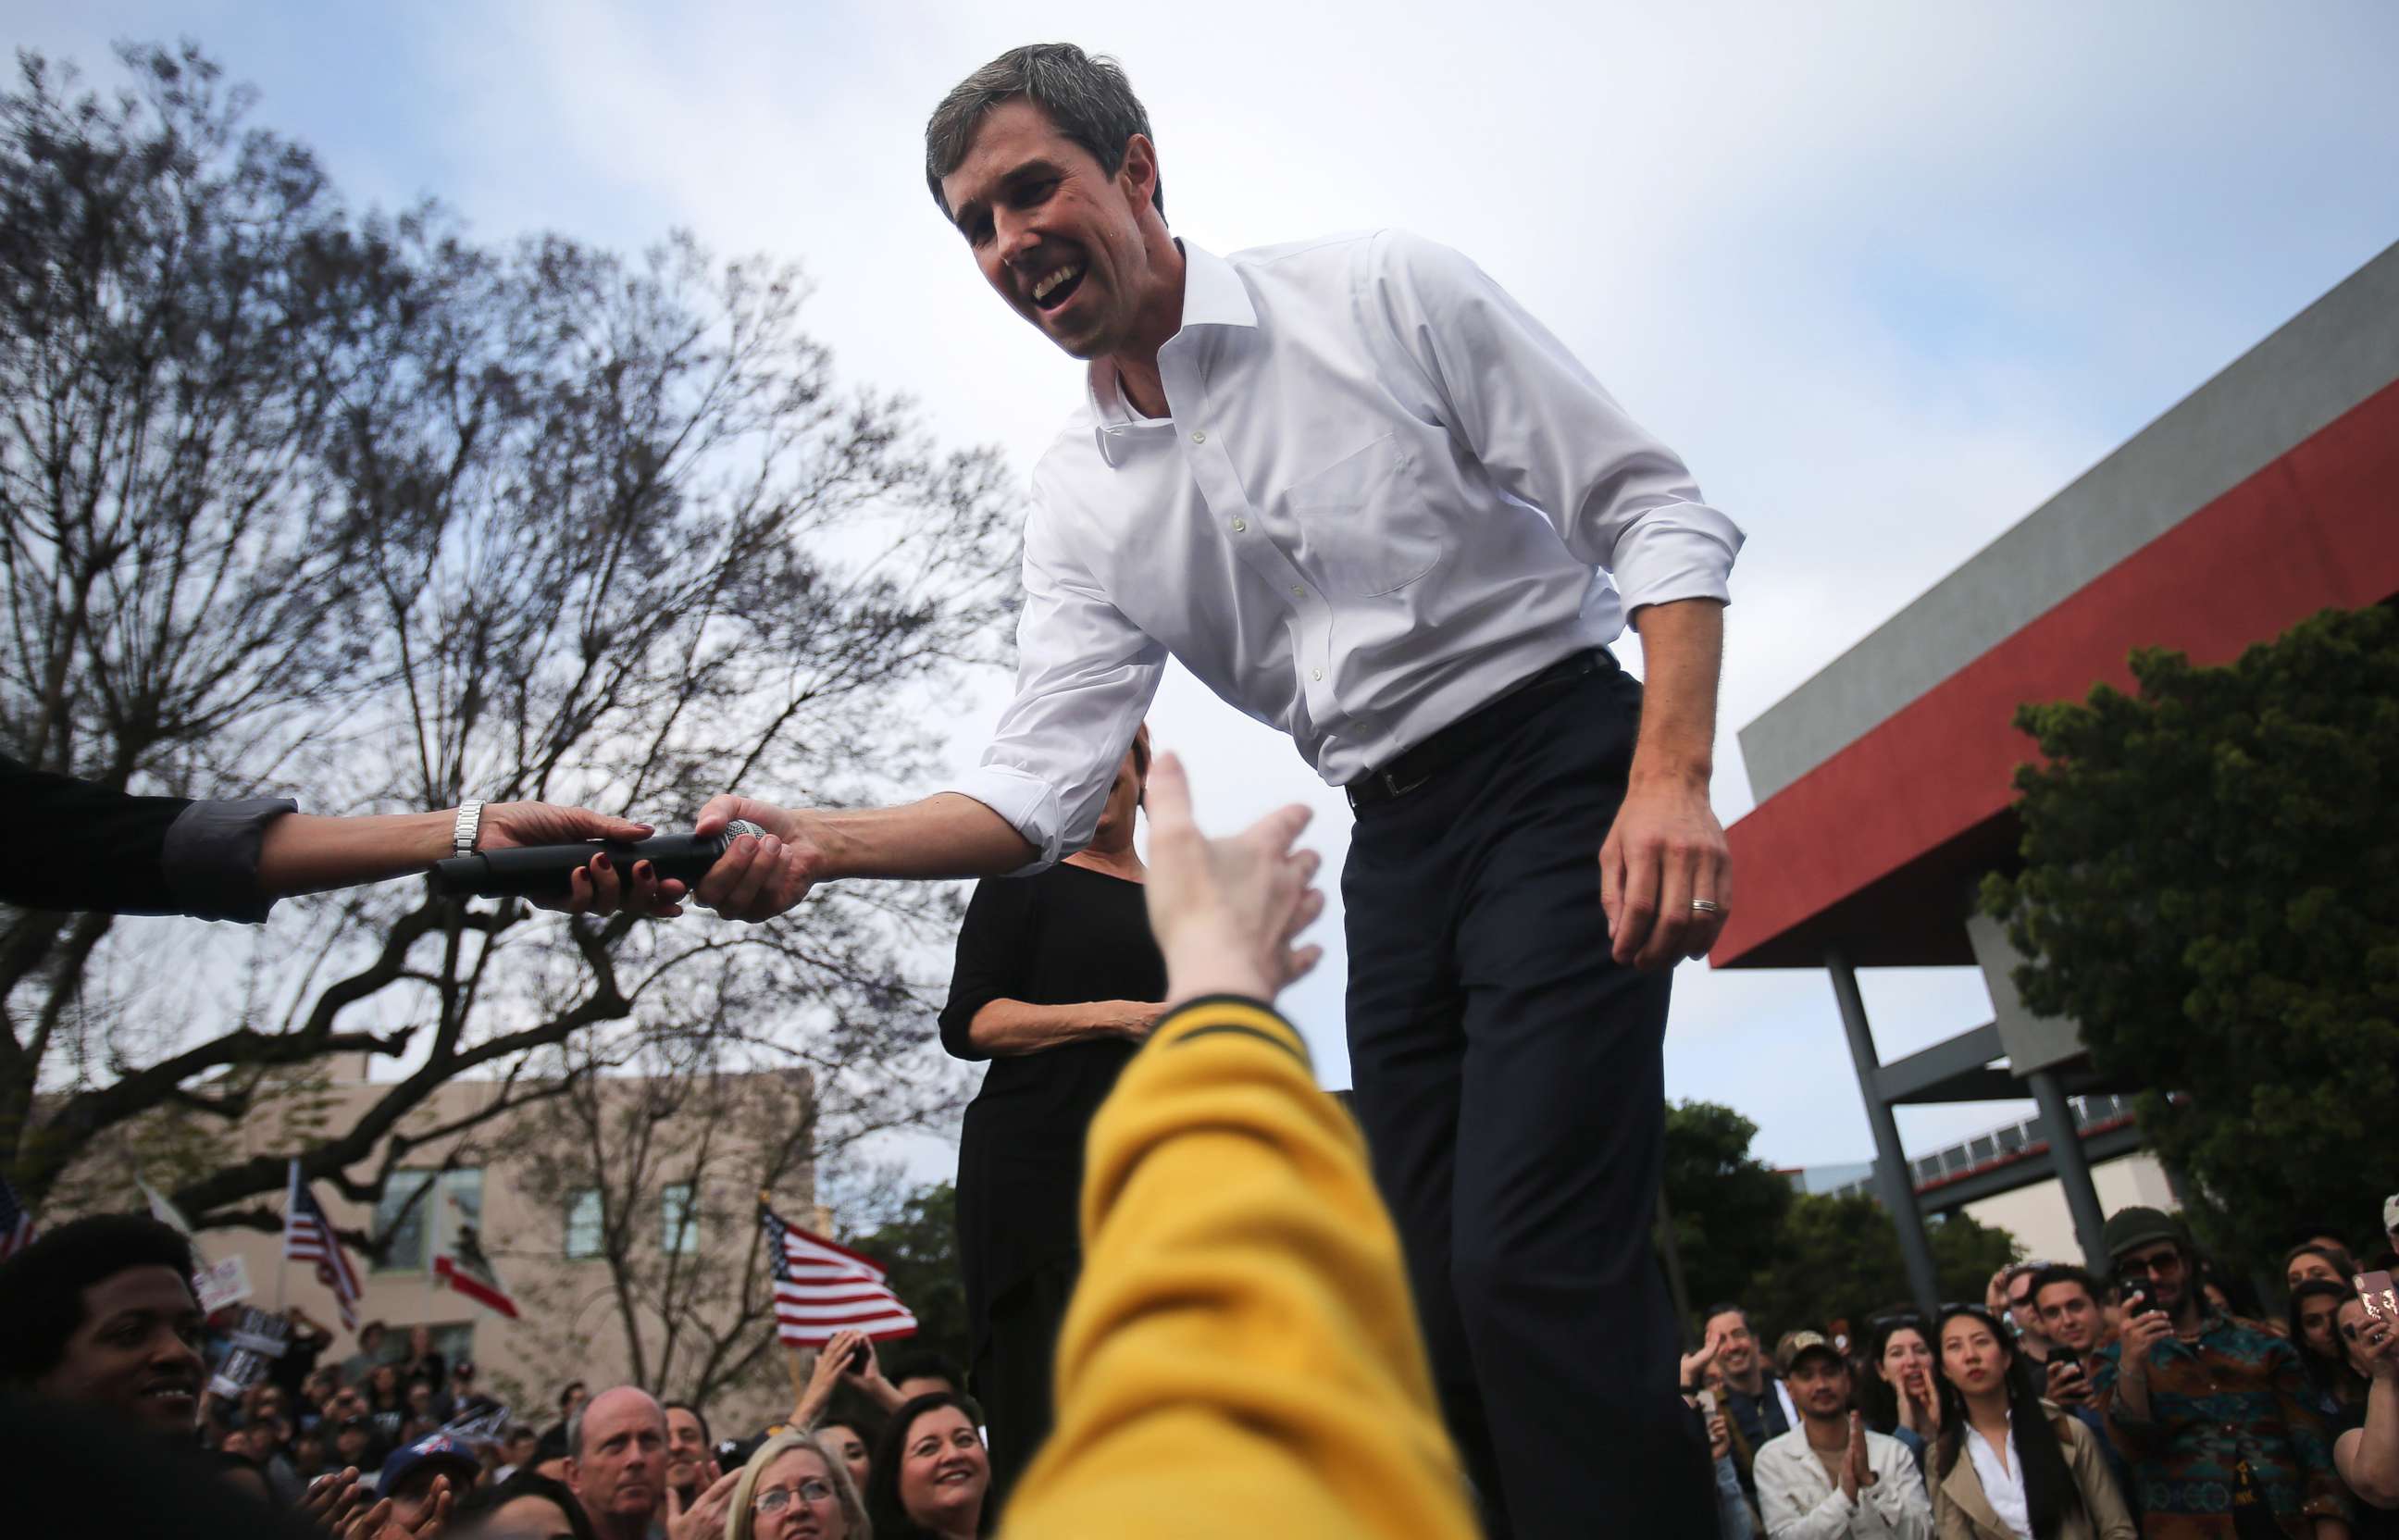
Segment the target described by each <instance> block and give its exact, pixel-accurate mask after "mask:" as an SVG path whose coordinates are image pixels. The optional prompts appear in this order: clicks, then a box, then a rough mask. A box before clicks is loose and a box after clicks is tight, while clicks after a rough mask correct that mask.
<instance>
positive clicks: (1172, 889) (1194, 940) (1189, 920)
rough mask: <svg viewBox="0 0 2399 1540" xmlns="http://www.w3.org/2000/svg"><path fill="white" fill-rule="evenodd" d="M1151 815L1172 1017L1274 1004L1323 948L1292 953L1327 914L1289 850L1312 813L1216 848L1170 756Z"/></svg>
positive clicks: (1154, 773)
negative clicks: (1218, 1004) (1226, 1005)
mask: <svg viewBox="0 0 2399 1540" xmlns="http://www.w3.org/2000/svg"><path fill="white" fill-rule="evenodd" d="M711 805H714V804H711ZM1147 805H1148V808H1149V881H1148V883H1147V885H1146V888H1147V893H1148V897H1149V927H1150V929H1151V930H1152V931H1154V932H1156V933H1157V936H1158V946H1159V951H1160V952H1164V953H1165V954H1166V999H1167V1005H1168V1006H1169V1008H1172V1006H1176V1005H1179V1004H1181V1003H1182V1002H1184V1001H1186V1000H1194V999H1198V998H1199V997H1200V996H1201V995H1206V994H1243V995H1248V996H1250V997H1251V998H1253V999H1257V1000H1267V1001H1271V1000H1273V999H1274V997H1275V996H1276V995H1277V994H1278V993H1281V991H1282V990H1283V988H1284V986H1286V985H1288V984H1290V983H1292V982H1293V981H1294V979H1299V978H1300V977H1301V976H1303V975H1304V974H1306V973H1307V972H1308V969H1310V968H1312V967H1314V966H1316V964H1317V961H1318V960H1319V959H1320V958H1321V957H1322V956H1323V955H1324V949H1323V948H1321V947H1318V946H1304V947H1297V946H1294V945H1293V944H1292V943H1293V941H1294V939H1295V938H1296V937H1297V936H1298V935H1299V933H1300V932H1301V931H1303V930H1306V929H1307V928H1308V926H1309V925H1312V924H1314V923H1315V921H1316V917H1317V916H1318V915H1320V914H1321V913H1323V912H1324V895H1323V894H1322V893H1320V892H1318V891H1317V890H1316V889H1315V888H1314V887H1313V886H1311V884H1312V883H1313V882H1314V880H1315V877H1316V871H1317V867H1318V866H1319V865H1320V864H1321V862H1320V859H1319V858H1318V856H1317V854H1316V852H1314V851H1313V850H1297V851H1295V850H1294V849H1292V842H1293V841H1294V840H1296V839H1298V838H1299V832H1300V831H1301V830H1303V829H1305V828H1307V827H1308V817H1309V813H1308V809H1307V808H1305V807H1302V806H1300V805H1298V804H1293V805H1292V806H1289V807H1284V808H1281V809H1278V810H1277V811H1275V812H1272V813H1269V814H1267V816H1266V817H1263V818H1260V819H1259V820H1258V821H1257V822H1255V823H1254V824H1252V825H1250V827H1249V828H1247V829H1245V830H1243V831H1241V832H1240V833H1239V834H1235V835H1233V836H1232V837H1231V838H1229V839H1222V840H1212V839H1210V838H1208V836H1206V835H1205V834H1202V833H1201V832H1200V826H1199V825H1198V824H1197V823H1195V822H1193V821H1192V817H1191V784H1190V782H1189V781H1188V780H1187V779H1186V777H1185V776H1184V773H1183V762H1182V761H1181V760H1179V759H1177V758H1175V757H1174V756H1173V755H1172V754H1164V755H1160V756H1159V761H1158V763H1157V765H1156V767H1155V768H1153V769H1152V770H1151V771H1150V776H1149V790H1148V800H1147Z"/></svg>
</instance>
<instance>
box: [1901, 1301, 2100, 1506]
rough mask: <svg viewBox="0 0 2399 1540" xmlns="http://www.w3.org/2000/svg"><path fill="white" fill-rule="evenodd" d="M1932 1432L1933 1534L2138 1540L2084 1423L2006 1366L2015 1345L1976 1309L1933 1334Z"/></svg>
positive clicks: (1956, 1315) (1957, 1309)
mask: <svg viewBox="0 0 2399 1540" xmlns="http://www.w3.org/2000/svg"><path fill="white" fill-rule="evenodd" d="M1933 1337H1934V1341H1935V1344H1936V1345H1937V1351H1938V1352H1939V1354H1940V1356H1941V1395H1942V1398H1943V1399H1942V1409H1941V1431H1940V1434H1939V1436H1938V1437H1937V1438H1936V1439H1935V1440H1934V1441H1933V1445H1932V1451H1931V1467H1932V1468H1931V1471H1930V1472H1929V1473H1928V1477H1927V1479H1928V1482H1929V1484H1930V1485H1931V1488H1932V1522H1933V1527H1934V1530H1935V1532H1936V1533H1938V1535H1939V1536H1940V1540H2137V1536H2138V1534H2139V1531H2137V1530H2136V1529H2135V1528H2134V1525H2133V1519H2132V1515H2131V1514H2130V1513H2129V1512H2127V1511H2126V1510H2125V1507H2124V1499H2123V1498H2122V1496H2121V1494H2119V1493H2118V1492H2117V1491H2116V1484H2115V1479H2114V1478H2112V1477H2110V1476H2109V1475H2108V1467H2107V1466H2105V1465H2103V1464H2102V1463H2101V1461H2100V1455H2099V1446H2098V1444H2097V1443H2096V1441H2095V1440H2094V1436H2093V1435H2092V1432H2091V1430H2090V1429H2089V1428H2087V1427H2085V1426H2083V1425H2082V1424H2081V1423H2080V1422H2078V1421H2076V1420H2075V1419H2074V1418H2072V1417H2070V1416H2067V1414H2066V1413H2065V1412H2061V1411H2059V1410H2058V1409H2057V1408H2056V1407H2054V1406H2052V1405H2051V1404H2050V1403H2048V1402H2047V1401H2044V1400H2041V1399H2040V1398H2038V1397H2037V1396H2035V1395H2033V1394H2032V1392H2031V1390H2030V1389H2029V1388H2028V1387H2027V1386H2026V1384H2025V1383H2024V1381H2023V1379H2022V1377H2021V1376H2019V1375H2017V1374H2014V1373H2013V1372H2011V1371H2012V1370H2013V1367H2014V1363H2015V1345H2014V1344H2013V1343H2012V1342H2010V1341H2009V1339H2008V1334H2007V1332H2005V1331H2002V1330H2000V1328H1999V1322H1998V1321H1997V1320H1995V1319H1994V1318H1993V1317H1992V1316H1991V1313H1990V1312H1989V1311H1987V1310H1986V1309H1984V1308H1983V1307H1982V1306H1980V1305H1974V1304H1953V1305H1951V1306H1950V1307H1949V1308H1947V1309H1946V1310H1944V1311H1943V1312H1942V1313H1941V1318H1940V1320H1939V1322H1938V1323H1937V1324H1936V1326H1935V1328H1934V1331H1933Z"/></svg>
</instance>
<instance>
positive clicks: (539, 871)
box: [427, 818, 766, 898]
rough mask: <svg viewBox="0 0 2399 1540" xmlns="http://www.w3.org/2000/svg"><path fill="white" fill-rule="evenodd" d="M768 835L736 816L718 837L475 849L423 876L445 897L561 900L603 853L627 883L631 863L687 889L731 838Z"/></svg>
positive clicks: (682, 836)
mask: <svg viewBox="0 0 2399 1540" xmlns="http://www.w3.org/2000/svg"><path fill="white" fill-rule="evenodd" d="M764 833H766V831H765V830H764V829H761V828H760V827H758V825H756V824H754V823H752V822H750V821H749V820H748V819H746V818H736V819H734V820H733V822H731V823H730V824H727V825H726V826H725V832H724V833H722V834H708V835H700V834H653V835H651V836H650V837H649V838H648V839H646V840H579V841H577V842H576V843H575V844H527V845H518V846H515V847H513V848H510V849H506V850H478V851H476V852H475V853H474V854H473V855H471V856H453V857H451V858H449V859H448V860H442V861H436V862H434V863H433V869H432V870H431V871H428V872H427V876H428V877H429V878H430V879H431V880H432V883H433V891H434V892H436V893H438V894H440V895H441V896H442V897H443V898H565V897H567V896H568V895H569V894H570V893H572V892H573V891H574V888H573V886H572V885H571V884H570V883H569V881H568V879H569V877H570V876H572V874H573V873H574V872H575V871H576V869H577V868H578V867H585V866H589V865H590V864H591V858H592V857H594V856H602V855H604V856H606V857H607V858H608V859H609V860H610V861H611V862H613V863H615V865H616V868H617V871H618V872H620V873H622V874H623V876H624V879H625V880H626V881H627V882H630V881H631V880H632V875H633V863H634V862H636V861H647V862H649V863H650V865H651V867H652V868H654V869H655V870H656V871H657V874H658V880H659V881H661V882H664V881H665V880H666V879H667V878H669V877H673V878H676V879H678V880H680V881H681V882H682V883H683V884H684V885H685V886H690V885H694V884H697V883H698V881H699V880H700V878H702V877H704V876H706V875H707V874H708V869H709V868H710V867H712V866H714V865H715V864H716V858H718V857H719V856H722V855H724V854H725V851H726V850H727V849H728V848H729V847H730V846H731V845H732V844H733V842H734V840H735V839H736V838H737V837H739V835H743V834H764Z"/></svg>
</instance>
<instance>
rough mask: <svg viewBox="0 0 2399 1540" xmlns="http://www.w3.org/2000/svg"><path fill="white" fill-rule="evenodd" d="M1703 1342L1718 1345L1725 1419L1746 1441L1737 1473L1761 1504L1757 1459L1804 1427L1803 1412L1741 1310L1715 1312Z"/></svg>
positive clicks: (1740, 1445)
mask: <svg viewBox="0 0 2399 1540" xmlns="http://www.w3.org/2000/svg"><path fill="white" fill-rule="evenodd" d="M1701 1337H1702V1338H1703V1339H1704V1340H1706V1341H1708V1342H1713V1343H1715V1344H1719V1345H1718V1346H1717V1348H1716V1356H1715V1368H1716V1371H1718V1372H1719V1373H1721V1374H1722V1375H1723V1376H1724V1407H1725V1415H1726V1416H1727V1417H1728V1418H1729V1419H1730V1420H1731V1422H1732V1425H1733V1427H1734V1429H1735V1430H1736V1431H1737V1432H1739V1433H1740V1435H1741V1438H1740V1439H1739V1440H1738V1442H1737V1443H1736V1445H1735V1450H1736V1457H1735V1459H1734V1461H1733V1468H1734V1469H1735V1471H1736V1472H1737V1473H1738V1474H1739V1475H1740V1477H1741V1487H1742V1491H1743V1492H1745V1493H1748V1494H1749V1497H1750V1500H1751V1501H1752V1502H1755V1501H1756V1500H1757V1477H1756V1474H1755V1471H1756V1456H1757V1452H1758V1451H1759V1450H1761V1449H1764V1448H1765V1447H1766V1446H1767V1445H1768V1444H1769V1443H1770V1442H1772V1441H1773V1440H1774V1439H1780V1438H1781V1437H1782V1435H1784V1434H1786V1433H1788V1432H1790V1431H1791V1430H1792V1429H1793V1428H1795V1427H1797V1426H1798V1425H1799V1409H1798V1408H1797V1406H1796V1405H1795V1404H1794V1403H1793V1401H1792V1399H1791V1391H1790V1388H1789V1387H1788V1386H1786V1385H1784V1384H1783V1383H1782V1380H1781V1379H1779V1378H1777V1377H1776V1376H1775V1375H1774V1374H1772V1373H1770V1372H1769V1371H1768V1370H1767V1367H1766V1352H1765V1350H1764V1349H1763V1348H1761V1347H1759V1346H1758V1345H1757V1333H1756V1332H1755V1331H1751V1330H1750V1325H1749V1313H1748V1312H1747V1311H1745V1310H1743V1309H1742V1307H1741V1306H1740V1305H1738V1304H1719V1305H1717V1306H1715V1308H1714V1309H1712V1310H1710V1311H1709V1312H1708V1314H1707V1318H1706V1319H1705V1320H1704V1321H1702V1322H1701Z"/></svg>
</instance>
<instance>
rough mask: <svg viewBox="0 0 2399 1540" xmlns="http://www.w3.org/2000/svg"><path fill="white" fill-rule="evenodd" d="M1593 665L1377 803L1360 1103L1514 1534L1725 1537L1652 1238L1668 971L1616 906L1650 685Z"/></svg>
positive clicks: (1451, 1406)
mask: <svg viewBox="0 0 2399 1540" xmlns="http://www.w3.org/2000/svg"><path fill="white" fill-rule="evenodd" d="M1593 663H1594V667H1593V668H1592V669H1589V670H1588V671H1585V672H1583V673H1582V674H1580V675H1579V677H1572V678H1566V679H1552V678H1551V677H1550V676H1548V675H1544V676H1542V677H1541V678H1540V680H1539V681H1538V682H1535V683H1533V684H1530V685H1528V686H1525V688H1522V689H1520V690H1518V691H1516V692H1514V693H1512V694H1510V695H1507V696H1502V697H1501V698H1500V699H1498V701H1497V702H1495V703H1493V704H1492V705H1489V706H1486V707H1485V708H1484V709H1482V710H1481V711H1478V712H1476V713H1474V714H1473V715H1472V716H1471V717H1470V718H1468V719H1467V720H1466V722H1465V723H1460V724H1458V726H1457V727H1454V728H1452V729H1450V731H1449V733H1448V734H1446V735H1444V736H1443V743H1444V744H1448V745H1454V744H1456V743H1457V742H1458V741H1460V740H1461V730H1462V741H1464V742H1465V743H1466V744H1468V745H1469V747H1468V749H1467V750H1466V752H1465V753H1464V755H1463V757H1460V758H1456V759H1454V760H1452V761H1451V762H1450V763H1446V764H1444V765H1443V766H1442V767H1441V768H1439V769H1437V770H1434V771H1432V772H1431V773H1430V774H1429V775H1428V776H1427V777H1426V778H1425V779H1424V780H1423V782H1422V784H1421V785H1417V786H1415V787H1414V788H1413V789H1411V790H1408V791H1407V792H1406V793H1405V794H1403V795H1401V796H1399V797H1396V798H1394V799H1392V800H1389V801H1387V802H1381V803H1376V804H1368V805H1363V806H1361V808H1360V810H1359V813H1358V819H1357V825H1356V829H1355V831H1354V832H1353V834H1352V836H1351V840H1350V846H1349V861H1348V864H1347V866H1346V868H1345V869H1344V871H1343V872H1342V878H1341V893H1342V901H1343V903H1344V905H1345V906H1346V907H1347V910H1348V922H1347V923H1348V930H1349V1057H1350V1065H1351V1070H1352V1074H1353V1075H1354V1078H1355V1082H1356V1089H1355V1100H1356V1105H1357V1109H1358V1114H1359V1120H1360V1122H1361V1123H1362V1125H1363V1126H1364V1128H1365V1131H1366V1137H1367V1141H1368V1143H1369V1145H1370V1147H1371V1150H1372V1154H1373V1159H1374V1166H1375V1175H1376V1182H1377V1183H1378V1184H1379V1185H1380V1187H1381V1188H1382V1191H1383V1195H1384V1197H1385V1199H1386V1201H1387V1202H1388V1203H1389V1206H1390V1209H1391V1213H1392V1217H1393V1218H1394V1220H1395V1221H1396V1222H1397V1223H1398V1226H1399V1231H1400V1236H1401V1238H1402V1242H1403V1246H1404V1248H1405V1250H1406V1252H1407V1257H1408V1268H1409V1275H1410V1281H1411V1283H1412V1284H1413V1286H1414V1289H1415V1293H1416V1309H1417V1313H1418V1315H1419V1316H1420V1317H1421V1318H1422V1321H1423V1325H1424V1331H1425V1339H1426V1343H1427V1345H1428V1347H1429V1348H1430V1354H1431V1359H1432V1370H1433V1376H1434V1379H1435V1382H1436V1384H1437V1386H1438V1388H1439V1391H1440V1394H1441V1398H1442V1408H1443V1414H1444V1416H1445V1417H1446V1419H1447V1421H1448V1425H1449V1428H1450V1432H1451V1434H1452V1436H1453V1437H1454V1438H1455V1439H1457V1444H1458V1448H1459V1452H1460V1453H1461V1454H1462V1455H1463V1457H1464V1459H1465V1461H1466V1466H1467V1471H1468V1474H1469V1475H1470V1476H1471V1478H1472V1479H1473V1481H1474V1483H1475V1486H1476V1488H1477V1492H1478V1495H1479V1497H1480V1499H1481V1501H1482V1503H1483V1506H1484V1518H1485V1522H1486V1525H1487V1527H1488V1529H1489V1532H1490V1533H1491V1534H1493V1535H1494V1536H1501V1537H1511V1536H1521V1537H1523V1540H1567V1537H1572V1540H1591V1537H1593V1536H1612V1535H1624V1536H1638V1537H1640V1540H1685V1537H1688V1540H1714V1537H1715V1533H1716V1519H1715V1506H1714V1494H1715V1485H1714V1480H1713V1474H1714V1473H1713V1469H1712V1466H1711V1462H1710V1460H1709V1458H1708V1452H1707V1448H1706V1441H1705V1439H1704V1436H1703V1435H1702V1434H1701V1431H1700V1430H1699V1427H1698V1425H1697V1420H1696V1419H1695V1418H1693V1417H1691V1416H1690V1415H1689V1413H1688V1412H1687V1409H1686V1408H1685V1406H1684V1405H1683V1403H1682V1401H1681V1399H1680V1398H1679V1397H1678V1396H1677V1395H1676V1393H1675V1387H1674V1381H1675V1374H1676V1371H1677V1358H1676V1332H1675V1329H1674V1311H1673V1306H1672V1304H1671V1303H1670V1301H1669V1299H1668V1296H1667V1292H1666V1286H1665V1279H1664V1277H1663V1273H1662V1270H1661V1268H1660V1265H1659V1263H1658V1260H1657V1257H1656V1254H1655V1252H1654V1251H1653V1250H1652V1247H1651V1240H1650V1235H1651V1225H1652V1223H1653V1220H1654V1218H1655V1214H1656V1208H1657V1193H1658V1184H1659V1180H1660V1172H1661V1169H1662V1166H1663V1161H1664V1136H1665V1101H1664V1098H1665V1078H1664V1065H1663V1045H1664V1037H1665V1029H1666V998H1667V991H1668V983H1669V979H1668V976H1667V975H1666V974H1664V973H1647V974H1645V973H1639V972H1635V971H1634V970H1633V969H1632V968H1630V967H1620V966H1617V964H1615V963H1614V962H1613V961H1611V960H1610V958H1609V956H1608V937H1607V925H1606V918H1605V916H1604V914H1603V913H1602V912H1601V910H1600V905H1599V846H1600V843H1601V841H1602V840H1604V839H1605V838H1606V834H1607V830H1608V825H1609V823H1610V822H1611V821H1612V820H1613V819H1614V817H1615V816H1616V810H1617V808H1618V806H1619V804H1620V803H1621V802H1622V800H1623V797H1624V786H1625V776H1626V772H1627V770H1628V768H1629V767H1630V764H1631V763H1632V757H1633V734H1634V731H1635V729H1636V727H1637V725H1638V721H1639V716H1640V704H1641V688H1640V685H1639V683H1638V682H1636V681H1634V680H1633V678H1632V677H1631V676H1629V675H1627V674H1626V673H1624V672H1623V670H1622V669H1620V668H1618V667H1617V666H1616V665H1615V663H1614V661H1613V660H1612V659H1610V658H1608V657H1607V655H1606V654H1604V653H1603V654H1598V655H1594V658H1593ZM1402 763H1403V764H1405V763H1407V762H1406V760H1405V759H1404V758H1403V761H1402ZM1407 778H1412V777H1407Z"/></svg>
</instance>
